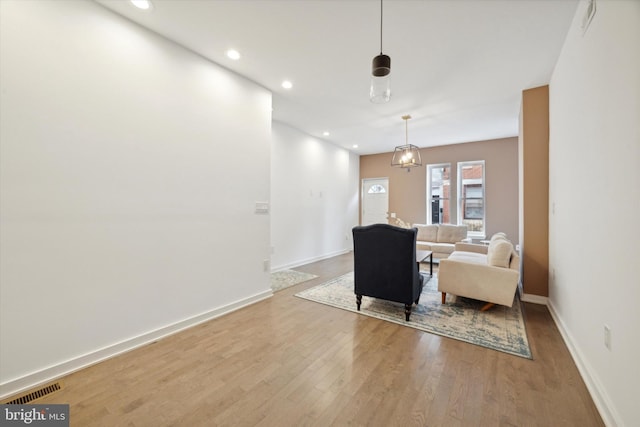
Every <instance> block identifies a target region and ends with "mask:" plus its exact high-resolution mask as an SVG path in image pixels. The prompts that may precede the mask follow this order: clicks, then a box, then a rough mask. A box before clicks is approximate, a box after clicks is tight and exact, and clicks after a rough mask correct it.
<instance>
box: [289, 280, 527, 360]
mask: <svg viewBox="0 0 640 427" xmlns="http://www.w3.org/2000/svg"><path fill="white" fill-rule="evenodd" d="M428 277H429V276H428V275H426V276H425V280H427V279H428ZM437 289H438V279H437V276H436V275H434V277H432V278H431V280H429V281H428V282H427V283H426V284H425V285H424V289H423V291H422V295H421V296H420V303H419V304H418V305H417V306H416V305H414V306H413V309H412V310H411V318H410V320H409V322H406V321H405V320H404V305H403V304H399V303H395V302H391V301H385V300H381V299H376V298H371V297H366V296H363V297H362V305H361V311H357V307H356V296H355V294H354V293H353V272H350V273H347V274H345V275H343V276H340V277H337V278H335V279H333V280H330V281H328V282H326V283H323V284H321V285H318V286H315V287H313V288H309V289H307V290H304V291H302V292H299V293H297V294H296V296H297V297H300V298H304V299H308V300H311V301H315V302H319V303H322V304H327V305H330V306H332V307H337V308H341V309H343V310H349V311H353V312H355V313H360V314H363V315H366V316H371V317H375V318H378V319H382V320H386V321H389V322H394V323H397V324H400V325H404V326H409V327H412V328H415V329H419V330H421V331H425V332H429V333H432V334H437V335H442V336H444V337H449V338H453V339H456V340H460V341H464V342H468V343H471V344H476V345H480V346H482V347H487V348H490V349H493V350H498V351H502V352H505V353H509V354H513V355H516V356H520V357H525V358H528V359H532V356H531V349H530V348H529V341H528V339H527V331H526V329H525V324H524V319H523V316H522V306H521V303H520V299H519V298H518V297H517V295H516V300H515V301H514V302H513V306H512V307H504V306H501V305H496V306H494V307H493V308H491V309H490V310H487V311H480V308H481V307H482V306H483V305H484V303H483V302H481V301H476V300H473V299H468V298H461V297H454V296H453V295H447V303H446V304H444V305H443V304H442V303H441V294H440V293H439V292H438V291H437Z"/></svg>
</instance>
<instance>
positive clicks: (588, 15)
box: [582, 0, 596, 36]
mask: <svg viewBox="0 0 640 427" xmlns="http://www.w3.org/2000/svg"><path fill="white" fill-rule="evenodd" d="M595 14H596V0H589V2H588V3H587V10H586V11H585V13H584V16H583V17H582V35H583V36H584V35H585V33H586V32H587V29H588V28H589V25H590V24H591V20H592V19H593V15H595Z"/></svg>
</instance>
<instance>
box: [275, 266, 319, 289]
mask: <svg viewBox="0 0 640 427" xmlns="http://www.w3.org/2000/svg"><path fill="white" fill-rule="evenodd" d="M316 277H318V276H316V275H315V274H309V273H305V272H302V271H296V270H281V271H276V272H275V273H271V289H272V290H273V291H274V292H275V291H279V290H282V289H285V288H288V287H289V286H293V285H297V284H298V283H302V282H306V281H307V280H311V279H315V278H316Z"/></svg>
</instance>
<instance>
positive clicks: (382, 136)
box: [96, 0, 578, 154]
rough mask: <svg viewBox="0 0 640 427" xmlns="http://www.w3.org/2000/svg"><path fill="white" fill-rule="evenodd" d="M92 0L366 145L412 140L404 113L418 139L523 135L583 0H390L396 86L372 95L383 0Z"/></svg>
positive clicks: (319, 128) (336, 136) (283, 108)
mask: <svg viewBox="0 0 640 427" xmlns="http://www.w3.org/2000/svg"><path fill="white" fill-rule="evenodd" d="M96 1H98V3H100V4H102V5H104V6H105V7H107V8H109V9H111V10H113V11H115V12H117V13H119V14H121V15H124V16H126V17H127V18H129V19H131V20H132V21H134V22H137V23H139V24H140V25H143V26H145V27H147V28H149V29H151V30H153V31H155V32H157V33H160V34H162V35H163V36H165V37H167V38H169V39H171V40H174V41H175V42H177V43H179V44H181V45H182V46H185V47H187V48H189V49H191V50H192V51H194V52H197V53H198V54H200V55H202V56H203V57H205V58H208V59H210V60H211V61H213V62H215V63H217V64H220V65H222V66H224V67H226V68H228V69H230V70H233V71H234V72H236V73H238V74H241V75H243V76H245V77H247V78H248V79H250V80H252V81H254V82H256V83H258V84H260V85H262V86H264V87H265V88H267V89H269V90H271V91H272V92H273V108H274V110H273V119H274V120H277V121H280V122H284V123H286V124H288V125H290V126H293V127H295V128H297V129H299V130H301V131H303V132H305V133H307V134H309V135H313V136H315V137H318V138H321V139H324V140H328V141H330V142H332V143H334V144H336V145H338V146H341V147H344V148H346V149H349V150H351V151H353V152H356V153H358V154H371V153H379V152H387V151H393V148H394V147H395V146H396V145H400V144H404V141H405V124H404V121H403V120H402V119H401V116H402V115H404V114H411V116H412V117H413V119H412V120H410V121H409V142H410V143H412V144H415V145H418V146H420V147H428V146H435V145H443V144H451V143H459V142H468V141H479V140H486V139H493V138H502V137H509V136H516V135H517V134H518V114H519V110H520V96H521V92H522V90H523V89H527V88H532V87H536V86H540V85H544V84H547V83H549V79H550V76H551V73H552V71H553V67H554V65H555V63H556V60H557V58H558V55H559V53H560V49H561V48H562V45H563V42H564V39H565V36H566V33H567V31H568V29H569V25H570V24H571V20H572V19H573V15H574V13H575V10H576V7H577V4H578V0H422V1H420V0H386V1H385V2H384V25H383V28H384V31H383V52H384V53H385V54H387V55H389V56H390V57H391V90H392V96H391V101H390V102H388V103H387V104H373V103H371V102H370V101H369V84H370V76H371V60H372V59H373V57H374V56H376V55H377V54H378V53H379V52H380V2H379V1H377V0H339V1H338V0H152V2H153V8H152V9H151V10H150V11H142V10H139V9H137V8H135V7H133V6H132V5H131V3H130V2H129V1H126V0H121V1H113V0H96ZM229 48H235V49H237V50H238V51H239V52H240V53H241V55H242V58H241V59H240V60H239V61H232V60H230V59H229V58H227V57H226V56H225V52H226V50H227V49H229ZM284 79H289V80H291V81H292V82H293V84H294V87H293V89H291V90H285V89H283V88H282V87H281V86H280V84H281V82H282V80H284ZM324 131H329V132H330V136H323V132H324ZM354 144H358V148H353V145H354Z"/></svg>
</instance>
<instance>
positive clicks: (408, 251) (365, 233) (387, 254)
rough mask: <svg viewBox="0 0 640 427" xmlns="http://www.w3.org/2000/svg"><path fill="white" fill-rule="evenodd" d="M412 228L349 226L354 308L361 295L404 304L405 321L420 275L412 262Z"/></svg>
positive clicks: (419, 287)
mask: <svg viewBox="0 0 640 427" xmlns="http://www.w3.org/2000/svg"><path fill="white" fill-rule="evenodd" d="M417 234H418V230H417V229H415V228H409V229H407V228H400V227H396V226H393V225H389V224H373V225H366V226H357V227H354V228H353V264H354V265H353V274H354V292H355V294H356V304H357V306H358V311H359V310H360V304H361V303H362V296H367V297H374V298H380V299H385V300H388V301H395V302H399V303H402V304H404V307H405V311H404V312H405V319H406V320H407V321H409V316H410V315H411V308H412V305H413V303H414V302H415V303H416V304H418V301H419V299H420V293H422V286H423V278H422V275H421V274H420V271H419V269H418V263H417V262H416V236H417Z"/></svg>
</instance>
